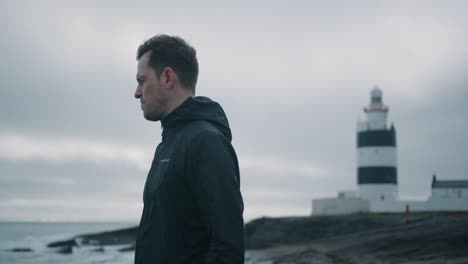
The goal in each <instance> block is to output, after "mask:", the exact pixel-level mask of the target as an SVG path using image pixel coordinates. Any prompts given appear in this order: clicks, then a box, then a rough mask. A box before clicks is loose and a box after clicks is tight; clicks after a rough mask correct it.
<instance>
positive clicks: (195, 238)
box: [135, 97, 244, 264]
mask: <svg viewBox="0 0 468 264" xmlns="http://www.w3.org/2000/svg"><path fill="white" fill-rule="evenodd" d="M161 123H162V127H163V133H162V142H161V143H160V144H159V145H158V147H157V148H156V153H155V155H154V159H153V162H152V165H151V169H150V171H149V173H148V177H147V179H146V184H145V189H144V193H143V201H144V208H143V214H142V217H141V221H140V227H139V232H138V237H137V242H136V250H135V263H137V264H142V263H144V264H150V263H151V264H158V263H171V264H172V263H216V264H221V263H236V264H241V263H244V221H243V217H242V213H243V209H244V205H243V201H242V196H241V193H240V180H239V165H238V162H237V157H236V153H235V151H234V149H233V147H232V145H231V139H232V137H231V130H230V128H229V124H228V120H227V118H226V115H225V114H224V111H223V109H222V108H221V106H220V105H219V104H218V103H216V102H214V101H212V100H210V99H208V98H206V97H190V98H188V99H187V100H186V101H185V102H184V103H182V104H181V105H180V106H179V107H178V108H176V109H175V110H174V111H173V112H171V113H170V114H168V115H167V116H166V117H164V118H163V119H162V120H161Z"/></svg>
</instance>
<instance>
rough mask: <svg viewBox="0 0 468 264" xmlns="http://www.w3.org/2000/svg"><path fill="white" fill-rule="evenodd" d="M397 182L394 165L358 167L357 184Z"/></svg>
mask: <svg viewBox="0 0 468 264" xmlns="http://www.w3.org/2000/svg"><path fill="white" fill-rule="evenodd" d="M374 183H376V184H381V183H384V184H385V183H387V184H397V168H395V167H362V168H358V184H374Z"/></svg>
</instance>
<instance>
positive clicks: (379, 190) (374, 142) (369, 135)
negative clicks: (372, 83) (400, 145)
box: [357, 87, 398, 211]
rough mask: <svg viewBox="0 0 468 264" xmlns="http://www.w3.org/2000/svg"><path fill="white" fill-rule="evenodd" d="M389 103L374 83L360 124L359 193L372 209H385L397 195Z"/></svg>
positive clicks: (394, 153) (358, 129)
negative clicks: (383, 98)
mask: <svg viewBox="0 0 468 264" xmlns="http://www.w3.org/2000/svg"><path fill="white" fill-rule="evenodd" d="M388 110H389V109H388V107H387V106H386V105H385V104H384V103H383V101H382V91H381V90H380V89H379V88H378V87H375V88H374V89H373V90H372V91H371V94H370V103H369V105H368V106H367V107H364V115H365V117H364V120H363V121H359V122H358V128H357V183H358V189H359V196H360V197H361V198H363V199H366V200H369V201H370V206H371V210H372V211H380V210H382V211H385V210H386V209H387V208H386V207H388V206H391V205H392V204H394V201H395V200H397V199H398V177H397V149H396V131H395V127H394V126H393V124H392V125H390V126H389V125H388V124H387V113H388Z"/></svg>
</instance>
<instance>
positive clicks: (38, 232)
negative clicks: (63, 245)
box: [0, 222, 137, 264]
mask: <svg viewBox="0 0 468 264" xmlns="http://www.w3.org/2000/svg"><path fill="white" fill-rule="evenodd" d="M136 225H137V223H130V222H110V223H103V222H99V223H91V222H86V223H83V222H81V223H71V222H0V264H16V263H20V264H23V263H24V264H33V263H34V264H46V263H47V264H65V263H66V264H88V263H89V264H91V263H93V264H98V263H99V264H105V263H115V264H124V263H125V264H131V263H133V256H134V252H119V251H118V249H120V248H122V247H123V246H104V251H96V248H95V247H92V246H88V247H74V248H73V252H72V253H71V254H60V253H57V252H56V251H54V250H53V249H51V248H47V244H48V243H50V242H56V241H61V240H65V239H70V238H72V237H74V236H76V235H82V234H89V233H97V232H103V231H111V230H117V229H121V228H127V227H134V226H136ZM14 248H29V249H31V250H32V252H11V251H10V250H11V249H14Z"/></svg>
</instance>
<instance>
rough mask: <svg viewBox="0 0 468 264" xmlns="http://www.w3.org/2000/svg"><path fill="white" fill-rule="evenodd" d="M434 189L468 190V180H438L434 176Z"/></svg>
mask: <svg viewBox="0 0 468 264" xmlns="http://www.w3.org/2000/svg"><path fill="white" fill-rule="evenodd" d="M432 188H468V180H442V181H441V180H437V178H436V176H435V174H434V176H432Z"/></svg>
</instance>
